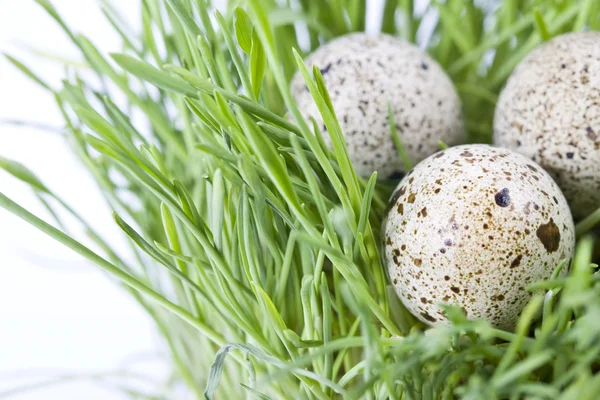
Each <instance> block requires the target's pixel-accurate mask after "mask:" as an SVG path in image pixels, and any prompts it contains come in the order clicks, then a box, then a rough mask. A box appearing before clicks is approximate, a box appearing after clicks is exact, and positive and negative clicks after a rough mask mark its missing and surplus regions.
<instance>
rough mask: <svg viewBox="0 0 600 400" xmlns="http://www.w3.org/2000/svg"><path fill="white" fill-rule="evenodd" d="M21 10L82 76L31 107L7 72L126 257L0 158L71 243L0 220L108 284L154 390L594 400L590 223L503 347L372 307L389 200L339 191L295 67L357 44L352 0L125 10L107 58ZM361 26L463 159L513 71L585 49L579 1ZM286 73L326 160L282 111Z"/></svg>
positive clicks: (468, 329)
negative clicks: (527, 59)
mask: <svg viewBox="0 0 600 400" xmlns="http://www.w3.org/2000/svg"><path fill="white" fill-rule="evenodd" d="M37 2H38V3H39V4H40V5H41V6H42V7H44V8H45V9H46V11H47V12H48V14H49V15H50V16H51V17H52V18H54V19H55V20H56V22H58V23H59V24H60V26H61V27H62V28H63V29H64V31H65V33H66V34H67V35H68V36H69V37H70V38H71V39H72V41H73V43H74V45H76V46H77V47H78V48H79V49H80V50H81V54H82V57H83V59H84V60H85V62H86V64H87V65H88V66H89V67H90V71H91V72H84V73H78V72H76V71H70V73H69V74H68V76H67V77H66V78H65V80H64V81H63V84H62V86H61V87H51V86H50V85H49V84H47V83H46V82H44V81H43V80H42V79H40V78H39V77H38V76H36V75H35V72H34V71H33V70H31V69H29V68H28V67H26V66H25V65H23V64H22V63H20V62H19V61H18V60H16V59H15V58H13V57H10V56H9V57H8V58H9V60H10V61H11V62H12V63H13V64H14V65H15V66H16V67H17V68H19V69H21V70H22V71H23V72H24V73H26V74H27V75H28V76H29V77H31V78H32V79H33V80H34V81H36V82H37V83H38V84H40V86H41V87H43V88H44V89H46V90H49V91H51V92H52V93H53V94H54V96H55V98H56V104H57V106H58V108H59V109H60V112H61V113H62V115H63V117H64V121H65V132H66V135H67V137H68V141H69V144H70V146H71V148H72V151H73V152H74V153H75V154H76V155H77V156H78V157H79V158H80V160H81V162H82V164H83V165H84V166H85V167H86V168H87V169H88V170H89V172H90V174H91V176H92V177H93V179H94V180H95V181H96V182H97V183H98V185H99V187H100V188H101V190H102V193H103V194H104V196H105V199H106V201H107V202H108V204H109V205H110V207H111V208H112V209H114V210H115V214H114V217H115V220H116V223H117V224H118V225H119V226H120V227H121V228H122V230H123V232H124V233H125V234H126V236H127V237H128V238H129V239H130V240H129V242H130V243H131V254H129V255H123V254H118V253H117V252H116V251H114V250H113V249H111V248H110V246H109V245H107V243H106V242H105V241H104V240H103V238H102V236H101V235H100V234H99V233H97V232H96V231H95V230H94V227H93V226H90V225H89V224H87V222H86V220H85V218H84V217H83V216H79V215H77V214H76V213H75V212H74V211H73V210H72V209H71V208H70V207H69V206H68V205H67V204H66V203H65V202H64V201H62V200H61V198H60V197H59V195H58V194H56V193H54V192H52V191H51V190H50V189H49V188H48V187H47V186H46V185H44V184H43V183H42V181H41V180H40V179H39V178H38V177H37V176H36V175H34V173H33V172H31V171H30V170H28V169H27V168H26V167H24V166H23V165H20V164H18V163H16V162H14V161H11V160H8V159H5V158H1V159H0V166H1V167H3V168H4V169H5V170H7V171H8V172H10V173H11V174H13V175H14V176H16V177H17V178H19V179H21V180H23V181H25V182H27V183H29V184H30V185H31V188H32V189H33V190H34V191H35V192H36V194H37V195H39V198H40V199H41V200H42V201H44V203H45V204H46V205H47V206H48V208H49V209H50V210H51V211H54V210H58V209H62V210H63V211H64V210H66V211H67V212H68V213H71V214H72V215H73V216H75V218H76V219H77V221H78V222H80V223H81V224H82V225H83V227H84V228H85V231H86V232H87V233H88V237H87V238H75V237H72V236H71V235H69V234H68V233H66V232H63V230H62V229H59V228H61V227H62V226H63V225H62V224H61V221H60V220H58V219H57V220H56V221H54V222H53V224H49V223H47V222H44V221H42V220H41V219H39V218H38V217H36V216H34V215H32V214H31V213H30V212H28V211H27V210H25V209H23V208H22V207H20V206H19V205H18V204H16V203H14V202H13V201H12V200H10V199H9V198H8V197H6V196H5V195H3V194H0V206H2V207H4V208H5V209H7V210H8V211H10V212H12V213H14V214H16V215H18V216H20V217H21V218H23V219H24V220H26V221H27V222H29V223H31V224H33V225H35V226H36V227H37V228H39V229H41V230H43V231H44V232H46V233H47V234H48V235H50V236H52V237H53V238H55V239H56V240H58V241H59V242H61V243H62V244H64V245H66V246H68V247H70V248H71V249H73V250H74V251H76V252H78V253H79V254H81V255H82V256H84V257H86V258H87V259H89V260H90V261H92V262H93V263H95V264H96V265H98V266H99V267H100V268H102V269H104V270H105V271H107V272H108V273H109V274H111V275H112V276H113V277H115V278H117V279H118V280H119V281H120V282H121V283H122V286H123V287H124V289H126V290H128V291H129V292H130V293H131V295H132V296H134V297H135V299H137V300H138V301H139V302H140V304H141V305H142V306H143V307H144V309H145V310H146V311H147V312H148V314H150V315H151V317H152V318H153V319H154V321H155V322H156V326H157V329H158V330H159V331H160V332H161V334H162V336H163V337H164V341H165V344H166V345H167V347H168V349H169V350H170V355H171V356H172V360H173V367H174V379H173V382H174V383H183V384H185V385H186V387H187V390H188V391H189V393H190V394H191V395H192V397H197V398H213V397H216V398H223V399H237V398H243V397H246V398H262V399H269V398H273V399H276V398H298V399H301V398H302V399H304V398H315V399H327V398H342V397H343V398H365V399H385V398H392V399H438V398H443V399H450V398H458V397H460V398H464V399H496V398H498V399H500V398H503V399H504V398H506V399H508V398H510V399H520V398H531V399H556V398H561V399H595V398H597V393H599V392H600V375H598V374H597V370H598V367H599V366H600V364H599V362H600V285H599V283H598V282H599V281H600V275H598V274H596V273H595V267H596V266H595V265H594V264H592V261H593V248H594V239H593V237H592V236H590V235H586V234H587V233H588V232H589V231H590V230H592V229H593V227H594V226H595V225H597V223H598V222H599V221H600V210H599V212H596V213H594V214H592V215H590V216H589V217H588V218H586V219H585V220H583V221H581V222H579V224H578V225H577V233H578V236H579V240H578V246H577V252H576V256H575V259H574V261H573V263H572V265H571V269H570V273H569V275H568V276H567V277H564V278H559V277H558V271H559V270H560V268H562V267H563V266H564V265H558V266H557V269H556V273H555V275H554V276H553V278H551V279H550V280H548V281H544V282H538V283H536V284H534V285H532V286H530V287H529V288H528V289H529V290H531V291H532V292H535V293H536V294H535V295H534V296H533V297H532V300H531V302H530V303H529V304H528V305H527V307H526V308H525V310H524V311H523V313H522V316H521V318H520V321H519V323H518V326H517V328H516V330H515V331H514V332H506V331H502V330H498V329H495V328H493V327H492V326H491V325H490V324H489V323H488V322H486V321H468V320H467V319H466V318H465V316H464V315H463V314H462V313H461V311H460V310H457V309H454V308H448V310H447V314H448V316H449V318H450V319H451V321H452V322H453V324H452V325H451V326H448V327H436V328H428V327H425V326H423V325H422V324H420V323H418V322H417V321H416V320H415V319H414V318H413V317H412V316H411V315H410V314H409V313H408V312H407V311H406V310H405V309H404V308H403V306H402V305H401V304H400V302H399V300H398V299H397V297H396V295H395V294H394V291H393V289H392V288H391V287H390V284H389V282H388V281H387V278H386V276H385V273H384V268H383V266H382V260H381V257H380V251H379V247H380V238H379V232H380V225H381V221H382V219H383V215H384V213H385V207H386V202H387V198H388V196H389V194H390V190H391V185H390V183H389V182H377V180H376V177H375V175H374V176H373V177H371V179H369V180H363V179H361V178H359V177H357V176H356V174H355V173H354V170H353V168H352V165H351V164H350V161H349V158H348V154H347V151H346V148H345V146H344V141H343V138H342V137H341V133H340V132H339V126H338V123H337V120H336V117H335V113H334V112H332V110H331V108H330V107H329V105H328V103H327V99H328V95H327V90H326V88H325V87H324V85H323V83H322V79H321V76H320V74H319V71H318V70H315V71H308V70H307V69H306V67H305V65H304V63H303V62H302V57H303V56H304V55H306V54H308V53H310V52H311V51H313V50H314V49H315V48H316V47H318V46H319V44H321V43H323V42H325V41H328V40H330V39H332V38H333V37H336V36H339V35H342V34H345V33H348V32H351V31H362V30H364V29H365V25H366V16H367V6H368V4H367V3H368V2H367V1H366V0H297V1H292V0H287V1H276V0H237V1H236V0H231V1H230V2H229V4H228V6H227V7H226V9H224V10H223V9H222V10H221V12H218V11H216V10H215V7H214V5H213V4H212V3H211V1H210V0H164V1H163V0H144V1H142V15H141V20H142V27H143V29H142V32H141V33H140V34H131V33H129V29H128V26H127V23H126V22H125V19H124V18H122V17H121V16H120V15H119V14H118V13H117V12H116V10H115V8H113V7H111V6H110V4H108V3H107V2H103V8H104V14H105V16H106V18H108V20H109V21H110V23H111V24H112V26H113V28H114V29H115V31H116V32H117V33H118V34H119V35H120V36H121V38H122V42H123V49H122V52H121V53H118V54H110V55H106V54H101V53H100V52H99V51H98V50H97V49H96V47H94V44H93V41H94V38H87V37H85V36H82V35H79V34H77V33H75V32H73V31H71V30H70V29H69V27H68V26H67V24H66V23H65V22H64V21H63V20H62V19H61V17H60V15H59V14H58V12H57V11H56V9H55V8H54V7H53V6H52V5H51V3H50V2H49V1H48V0H37ZM381 6H382V10H381V11H382V13H381V21H380V22H381V24H380V26H381V31H383V32H386V33H390V34H394V35H396V36H399V37H403V38H406V39H408V40H410V41H412V42H417V43H419V45H421V47H424V48H426V49H427V51H428V52H429V53H430V54H431V55H432V56H433V57H434V58H435V59H436V60H437V61H438V62H439V63H440V64H441V65H442V66H443V67H444V68H445V70H446V71H447V72H448V74H449V75H450V76H451V78H452V79H453V81H454V83H455V85H456V87H457V89H458V91H459V93H460V94H461V97H462V101H463V105H464V110H465V116H466V121H467V128H468V132H469V141H470V142H490V141H491V136H492V116H493V111H494V106H495V102H496V100H497V97H498V93H499V90H500V89H501V87H502V85H503V83H504V82H505V80H506V78H507V77H508V75H509V74H510V73H511V72H512V70H513V68H514V67H515V66H516V65H517V63H518V62H519V61H520V60H521V59H522V58H523V57H524V56H525V55H526V54H527V53H528V52H529V51H531V50H532V49H533V48H534V47H535V46H537V45H539V44H540V43H541V42H542V41H544V40H548V39H549V38H550V37H552V36H554V35H558V34H561V33H565V32H571V31H579V30H584V29H592V30H599V29H600V2H598V1H595V0H581V1H573V2H570V1H558V0H536V1H533V0H531V1H516V0H505V1H492V0H490V1H487V2H486V1H473V0H448V1H444V2H443V1H432V2H430V3H429V4H428V5H427V6H425V7H423V6H421V7H415V4H414V2H413V1H411V0H388V1H386V2H385V4H381ZM298 69H300V70H301V71H302V72H303V74H304V75H305V77H307V78H308V79H307V82H306V83H307V85H308V87H309V88H310V89H311V92H312V93H313V96H314V97H315V100H316V102H317V104H319V105H320V110H321V113H322V114H323V116H324V119H325V121H326V124H327V126H328V128H330V129H328V131H329V132H331V135H332V141H333V144H334V146H333V149H329V148H328V147H327V146H325V144H324V141H323V138H322V137H321V134H320V133H319V131H318V129H317V130H314V129H313V127H312V126H311V125H310V123H309V122H307V121H305V120H303V119H302V117H301V114H300V112H299V110H298V109H297V107H296V105H295V104H294V101H293V99H292V96H291V94H290V89H289V82H290V80H291V77H292V75H293V74H294V73H295V71H297V70H298ZM123 99H125V101H123ZM286 113H289V115H291V116H292V117H293V118H287V117H286ZM133 121H135V122H133ZM336 132H338V133H337V134H336ZM49 162H51V160H49ZM53 214H54V215H59V214H58V213H54V212H53ZM55 226H57V227H58V228H57V227H55ZM83 242H85V243H86V245H84V244H82V243H83ZM563 264H564V263H563ZM174 386H175V385H174ZM163 396H167V397H168V398H173V397H175V395H174V394H172V393H171V394H164V393H163Z"/></svg>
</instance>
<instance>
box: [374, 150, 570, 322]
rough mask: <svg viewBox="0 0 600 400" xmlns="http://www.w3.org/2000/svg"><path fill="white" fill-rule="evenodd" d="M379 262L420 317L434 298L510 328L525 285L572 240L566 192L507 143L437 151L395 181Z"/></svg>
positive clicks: (431, 316) (434, 310) (429, 318)
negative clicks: (380, 261)
mask: <svg viewBox="0 0 600 400" xmlns="http://www.w3.org/2000/svg"><path fill="white" fill-rule="evenodd" d="M384 240H385V246H384V248H385V260H386V264H387V269H388V273H389V277H390V279H391V281H392V283H393V285H394V287H395V290H396V293H397V294H398V296H399V297H400V299H401V300H402V302H403V303H404V305H405V306H406V307H407V308H408V309H409V310H410V311H411V312H412V313H413V314H414V315H415V316H416V317H418V318H419V319H420V320H421V321H423V322H425V323H428V324H443V323H447V319H446V317H445V316H444V312H443V309H442V307H441V304H443V303H450V304H455V305H457V306H459V307H461V308H462V309H463V310H464V311H465V312H466V315H467V317H468V318H470V319H487V320H489V321H491V323H492V324H493V325H495V326H497V327H500V328H504V329H511V328H513V327H514V325H515V323H516V321H517V319H518V317H519V314H520V313H521V311H522V309H523V307H524V306H525V304H526V303H527V302H528V301H529V299H530V293H529V292H528V291H527V290H526V289H525V288H526V287H527V285H529V284H531V283H533V282H536V281H539V280H542V279H546V278H549V277H550V276H551V274H552V272H553V270H554V269H555V268H556V266H557V265H558V264H559V262H560V261H561V260H564V259H567V260H569V259H571V257H572V256H573V249H574V246H575V234H574V226H573V220H572V217H571V213H570V210H569V207H568V205H567V202H566V200H565V198H564V197H563V195H562V193H561V191H560V189H559V188H558V186H557V185H556V184H555V183H554V181H553V180H552V178H551V177H550V176H549V175H548V174H547V173H546V172H545V171H544V170H543V169H542V168H541V167H540V166H539V165H538V164H536V163H534V162H533V161H531V160H529V159H527V158H526V157H524V156H522V155H520V154H518V153H515V152H512V151H510V150H506V149H500V148H494V147H490V146H487V145H465V146H458V147H453V148H450V149H447V150H444V151H442V152H439V153H437V154H435V155H433V156H431V157H429V158H427V159H425V160H424V161H422V162H421V163H420V164H418V165H417V166H416V167H415V168H414V170H413V171H411V172H409V173H408V175H407V176H406V177H404V179H403V180H402V181H401V182H400V184H399V185H398V187H397V188H396V191H395V193H394V195H393V196H392V199H391V201H390V209H389V212H388V216H387V220H386V224H385V234H384Z"/></svg>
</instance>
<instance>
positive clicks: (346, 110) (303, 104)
mask: <svg viewBox="0 0 600 400" xmlns="http://www.w3.org/2000/svg"><path fill="white" fill-rule="evenodd" d="M306 64H307V66H308V67H309V68H310V69H311V70H312V68H313V66H314V65H316V66H317V67H318V68H319V69H320V70H321V73H322V75H323V79H324V81H325V84H326V86H327V89H328V91H329V94H330V97H331V101H332V103H333V107H334V109H335V112H336V115H337V117H338V120H339V122H340V125H341V128H342V132H343V134H344V137H345V139H346V144H347V146H348V151H349V154H350V158H351V161H352V163H353V165H354V168H355V170H356V171H357V173H358V174H359V175H361V176H363V177H369V176H370V175H371V174H372V173H373V172H374V171H377V173H378V176H379V177H380V178H390V177H395V176H396V177H400V176H402V172H403V170H404V168H403V164H402V162H401V160H400V157H399V156H398V151H397V150H396V146H395V144H394V142H393V140H392V137H391V129H390V125H389V122H388V121H389V118H388V104H389V106H390V107H391V110H392V113H393V115H394V122H395V125H396V128H397V132H398V135H399V136H400V139H401V141H402V143H403V145H404V147H405V148H406V150H407V153H408V155H409V157H410V159H411V161H412V162H413V163H417V162H419V161H421V160H422V159H424V158H425V157H427V156H429V155H430V154H432V153H434V152H435V151H437V150H439V141H444V142H445V143H447V144H450V145H452V144H458V143H460V142H461V140H462V138H463V134H464V126H463V119H462V112H461V103H460V99H459V97H458V95H457V93H456V90H455V89H454V86H453V85H452V82H451V81H450V79H449V78H448V76H447V75H446V73H445V72H444V71H443V70H442V68H441V67H440V65H439V64H438V63H437V62H435V61H434V60H433V59H432V58H431V57H429V56H428V55H427V54H426V53H425V52H423V51H422V50H420V49H418V48H417V47H415V46H414V45H412V44H410V43H409V42H407V41H404V40H400V39H396V38H394V37H392V36H388V35H381V36H376V37H373V36H368V35H367V34H364V33H353V34H349V35H346V36H343V37H340V38H338V39H335V40H333V41H332V42H330V43H328V44H325V45H324V46H322V47H320V48H319V49H318V50H317V51H316V52H315V53H314V54H312V55H311V56H310V57H309V58H308V59H307V60H306ZM292 94H293V96H294V98H295V100H296V102H297V105H298V108H299V109H300V110H301V111H302V112H303V113H304V116H305V117H306V118H307V119H308V117H311V116H312V117H314V118H315V120H316V121H317V123H318V126H319V127H320V128H321V129H322V131H323V133H324V134H325V140H326V141H329V143H328V144H329V145H331V142H330V139H329V137H328V136H327V128H326V127H325V124H324V122H323V119H322V118H321V115H320V113H319V111H318V109H317V106H316V105H315V103H314V101H313V99H312V96H311V94H310V92H309V91H308V89H307V87H306V85H305V83H304V80H303V78H302V75H300V74H299V73H298V74H296V76H295V77H294V79H293V81H292ZM404 172H405V171H404Z"/></svg>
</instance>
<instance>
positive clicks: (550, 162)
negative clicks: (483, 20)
mask: <svg viewBox="0 0 600 400" xmlns="http://www.w3.org/2000/svg"><path fill="white" fill-rule="evenodd" d="M494 142H495V143H496V144H497V145H499V146H503V147H507V148H510V149H513V150H515V151H518V152H519V153H522V154H525V155H526V156H528V157H530V158H532V159H533V160H534V161H536V162H538V163H539V164H540V165H541V166H542V167H544V169H546V171H548V172H549V173H550V174H551V175H552V176H553V177H554V179H555V180H556V182H557V183H558V185H559V186H560V188H561V189H562V191H563V193H564V194H565V197H566V198H567V200H568V202H569V204H570V206H571V210H572V212H573V214H574V216H575V217H577V218H580V217H585V216H587V215H589V214H590V213H592V212H593V211H595V210H596V209H597V208H599V207H600V32H587V33H572V34H567V35H562V36H558V37H556V38H554V39H552V40H551V41H549V42H547V43H545V44H543V45H541V46H540V47H538V48H537V49H535V50H534V51H532V52H531V53H530V54H529V55H528V56H527V57H526V58H525V59H524V60H523V61H522V62H521V63H520V64H519V66H518V67H517V68H516V69H515V70H514V72H513V73H512V75H511V76H510V78H509V80H508V82H507V84H506V87H505V88H504V90H503V91H502V94H501V96H500V99H499V101H498V105H497V107H496V114H495V118H494Z"/></svg>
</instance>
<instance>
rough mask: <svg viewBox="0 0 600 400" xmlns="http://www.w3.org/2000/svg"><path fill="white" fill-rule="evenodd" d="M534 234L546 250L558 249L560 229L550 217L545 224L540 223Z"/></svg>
mask: <svg viewBox="0 0 600 400" xmlns="http://www.w3.org/2000/svg"><path fill="white" fill-rule="evenodd" d="M536 234H537V237H538V238H539V239H540V241H541V242H542V244H543V245H544V248H545V249H546V251H548V252H549V253H553V252H555V251H556V250H558V246H559V244H560V231H559V229H558V226H556V224H555V223H554V220H553V219H552V218H550V221H549V222H548V223H547V224H543V225H540V227H539V228H538V230H537V232H536Z"/></svg>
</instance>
